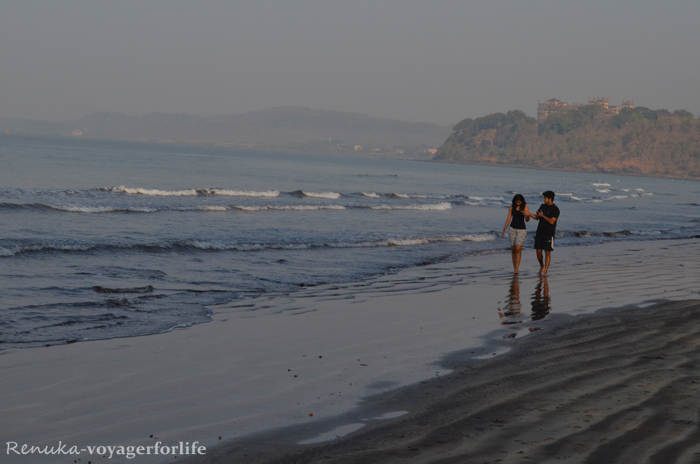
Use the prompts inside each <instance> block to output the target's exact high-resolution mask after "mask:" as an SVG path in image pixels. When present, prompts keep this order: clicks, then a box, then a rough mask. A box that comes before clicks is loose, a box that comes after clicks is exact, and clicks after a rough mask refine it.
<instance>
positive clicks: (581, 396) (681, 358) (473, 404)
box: [187, 300, 700, 464]
mask: <svg viewBox="0 0 700 464" xmlns="http://www.w3.org/2000/svg"><path fill="white" fill-rule="evenodd" d="M543 325H545V326H546V328H547V330H545V331H542V332H541V333H538V334H537V335H536V336H532V337H525V338H523V339H520V340H517V341H516V342H515V347H514V350H513V351H511V352H510V353H508V354H505V355H502V356H498V357H496V358H493V359H490V360H474V359H473V358H471V356H473V355H471V354H470V352H468V351H467V352H461V353H453V354H452V355H450V356H449V357H448V358H446V359H445V360H444V362H445V364H446V367H449V368H451V369H453V370H454V371H453V373H451V374H449V375H447V376H443V377H440V378H435V379H432V380H430V381H424V382H421V383H419V384H416V385H412V386H408V387H404V388H401V389H399V390H397V391H394V392H390V393H387V394H384V395H380V396H378V397H374V398H371V399H369V400H367V401H366V402H365V403H364V404H363V405H362V406H361V407H360V408H359V409H358V410H356V411H354V412H352V413H351V414H347V415H345V416H343V417H339V418H336V420H335V422H334V423H332V422H327V423H325V424H316V425H314V426H311V425H306V426H296V427H290V428H287V429H283V430H278V431H275V432H272V433H267V434H260V435H257V436H253V437H249V438H247V439H245V440H239V441H234V442H233V443H230V444H228V445H224V446H221V447H219V448H218V449H216V450H210V451H209V452H208V454H207V456H205V457H203V458H201V459H197V460H193V461H191V462H197V463H234V462H235V463H238V462H240V463H243V462H245V463H250V464H257V463H280V464H282V463H284V464H291V463H358V464H359V463H440V464H447V463H460V464H464V463H538V464H542V463H550V462H552V463H553V462H567V463H596V464H603V463H649V464H652V463H659V464H661V463H664V464H667V463H676V462H678V463H697V462H700V408H699V407H698V404H699V403H698V398H700V391H699V390H700V300H689V301H683V302H661V303H658V304H655V305H652V306H648V307H645V308H639V307H634V306H628V307H624V308H619V309H610V310H603V311H599V312H597V313H596V314H587V315H582V316H577V317H572V316H561V317H552V318H551V319H550V320H548V321H547V322H546V323H543ZM387 410H394V411H406V410H408V411H410V412H409V413H408V414H405V415H403V416H401V417H398V418H395V419H388V420H368V419H367V418H369V417H372V415H373V414H374V413H376V411H387ZM343 423H345V424H353V423H354V424H365V425H364V427H362V428H361V429H360V430H359V431H357V432H355V433H352V434H350V435H348V436H346V437H343V438H338V439H336V440H333V441H330V442H326V443H322V444H316V445H299V444H297V443H298V441H299V440H301V439H302V438H303V437H308V436H309V435H310V434H313V433H316V432H318V431H319V430H322V429H323V428H324V426H325V427H326V428H328V427H332V426H339V425H340V424H343ZM187 462H190V461H187Z"/></svg>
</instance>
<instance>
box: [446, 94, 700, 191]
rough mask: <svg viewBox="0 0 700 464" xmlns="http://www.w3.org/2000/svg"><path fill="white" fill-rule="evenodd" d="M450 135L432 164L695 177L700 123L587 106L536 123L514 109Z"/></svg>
mask: <svg viewBox="0 0 700 464" xmlns="http://www.w3.org/2000/svg"><path fill="white" fill-rule="evenodd" d="M453 131H454V132H453V133H452V134H451V135H450V136H449V137H448V139H447V141H445V143H444V144H442V146H440V148H439V149H438V151H437V153H436V154H435V156H434V158H433V159H434V160H435V161H443V162H456V163H466V164H485V165H496V166H512V167H524V168H539V169H553V170H567V171H587V172H607V173H623V174H636V175H646V176H662V177H678V178H700V120H698V119H696V118H695V117H694V116H693V114H692V113H690V112H688V111H685V110H676V111H674V112H670V111H667V110H651V109H649V108H645V107H637V108H633V109H630V108H625V109H623V110H621V111H620V113H619V114H610V113H609V112H608V111H607V110H606V109H605V108H603V107H601V106H596V105H586V106H582V107H578V108H573V109H570V110H567V111H562V112H560V113H555V114H553V115H550V116H549V117H548V118H547V119H546V120H544V122H542V123H541V124H538V123H537V120H536V119H535V118H532V117H529V116H527V115H526V114H525V113H523V112H522V111H517V110H516V111H509V112H508V113H506V114H504V113H495V114H491V115H488V116H484V117H482V118H477V119H464V120H463V121H461V122H460V123H459V124H457V125H456V126H454V128H453Z"/></svg>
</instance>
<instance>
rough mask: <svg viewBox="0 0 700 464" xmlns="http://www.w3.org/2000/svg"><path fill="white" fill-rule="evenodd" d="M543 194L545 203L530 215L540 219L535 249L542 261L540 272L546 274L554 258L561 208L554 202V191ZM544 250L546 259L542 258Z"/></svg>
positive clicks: (542, 274) (538, 258) (539, 259)
mask: <svg viewBox="0 0 700 464" xmlns="http://www.w3.org/2000/svg"><path fill="white" fill-rule="evenodd" d="M542 196H543V197H544V204H542V205H541V206H540V209H538V210H537V214H530V217H531V218H532V219H535V220H537V221H539V223H538V224H537V232H536V233H535V250H537V260H538V261H539V262H540V272H539V274H540V275H541V276H546V275H547V271H548V270H549V262H550V261H551V260H552V250H554V233H555V232H556V230H557V219H558V218H559V208H557V205H555V204H554V192H552V191H551V190H547V191H546V192H544V193H543V194H542ZM543 250H544V252H545V255H546V256H545V259H544V261H543V260H542V251H543Z"/></svg>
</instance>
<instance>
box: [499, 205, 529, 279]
mask: <svg viewBox="0 0 700 464" xmlns="http://www.w3.org/2000/svg"><path fill="white" fill-rule="evenodd" d="M529 220H530V209H529V208H528V207H527V203H525V197H523V196H522V195H520V194H519V193H518V194H517V195H515V196H514V197H513V203H512V204H511V205H510V207H509V208H508V217H507V218H506V225H504V226H503V232H502V233H501V237H502V238H503V237H505V236H506V229H508V238H510V250H511V253H512V256H513V269H514V271H515V273H516V274H517V273H518V268H519V267H520V258H521V257H522V251H523V243H525V236H526V235H527V230H526V229H525V222H526V221H529Z"/></svg>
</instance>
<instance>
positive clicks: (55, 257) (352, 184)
mask: <svg viewBox="0 0 700 464" xmlns="http://www.w3.org/2000/svg"><path fill="white" fill-rule="evenodd" d="M0 161H1V162H2V166H3V169H2V170H1V171H0V214H1V217H2V220H1V221H0V349H3V348H8V347H14V348H22V347H26V348H34V347H38V346H45V345H55V344H65V343H71V342H74V341H86V340H98V339H108V338H117V337H134V336H148V335H152V334H157V333H163V332H168V331H171V330H173V329H175V328H181V327H188V326H191V325H193V324H199V323H206V322H208V321H210V320H211V316H212V311H213V310H212V307H214V306H216V305H218V304H223V303H230V302H234V301H237V300H241V301H243V300H245V299H251V298H256V297H259V296H261V295H263V294H274V293H289V292H295V291H297V290H299V289H302V288H308V287H311V286H316V285H320V284H327V283H338V284H340V283H347V282H354V281H362V280H367V279H371V278H373V277H376V276H380V275H385V274H389V273H395V272H398V271H399V270H401V269H405V268H410V267H415V266H421V265H425V264H430V263H436V262H440V261H445V260H456V259H458V258H465V259H467V261H468V257H469V256H470V255H475V254H482V253H484V252H493V251H498V250H503V252H506V250H507V248H508V245H509V244H508V241H507V238H506V239H502V238H501V237H500V232H501V230H502V229H503V225H504V222H505V218H506V214H507V207H508V206H509V205H510V201H511V198H512V196H513V194H514V193H516V192H517V193H521V194H523V195H524V196H525V198H526V201H527V202H528V204H529V206H530V208H531V210H533V211H535V210H536V209H537V207H538V206H539V204H540V203H541V192H543V191H544V190H553V191H555V192H556V194H557V196H556V198H555V203H556V204H557V205H558V206H559V208H560V209H561V217H560V220H559V223H558V229H557V230H558V235H557V239H556V246H557V247H575V246H595V245H598V244H602V243H607V242H611V241H639V240H667V239H683V238H690V237H697V236H698V235H700V219H698V218H699V217H700V215H699V213H700V200H699V199H698V195H699V194H700V184H698V183H696V182H692V181H683V180H671V179H653V178H643V177H630V176H619V175H607V174H587V173H570V172H556V171H538V170H524V169H511V168H496V167H485V166H467V165H453V164H439V163H430V162H417V161H405V160H396V159H385V158H373V157H366V156H341V155H329V154H325V155H324V154H308V153H291V152H273V151H262V150H244V149H239V148H228V147H212V146H194V145H178V144H165V143H142V142H129V141H105V140H94V139H87V138H79V137H37V136H22V135H3V136H0ZM534 227H535V224H534V223H533V222H530V223H529V224H528V229H529V231H528V239H527V242H526V244H525V247H526V248H527V247H531V246H532V240H533V236H534ZM247 317H250V315H247Z"/></svg>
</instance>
